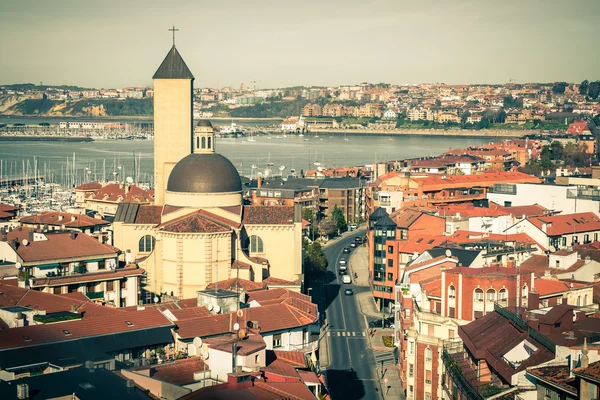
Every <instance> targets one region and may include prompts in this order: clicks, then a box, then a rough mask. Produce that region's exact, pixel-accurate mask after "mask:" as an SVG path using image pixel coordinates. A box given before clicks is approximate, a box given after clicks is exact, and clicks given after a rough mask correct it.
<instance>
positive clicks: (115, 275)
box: [31, 268, 146, 287]
mask: <svg viewBox="0 0 600 400" xmlns="http://www.w3.org/2000/svg"><path fill="white" fill-rule="evenodd" d="M145 273H146V270H144V269H143V268H119V269H116V270H105V271H98V272H86V273H83V274H75V275H69V276H54V277H44V278H32V281H31V287H46V286H62V285H68V284H71V283H85V282H99V281H107V280H111V279H121V278H124V277H127V276H142V275H144V274H145Z"/></svg>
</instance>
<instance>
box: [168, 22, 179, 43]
mask: <svg viewBox="0 0 600 400" xmlns="http://www.w3.org/2000/svg"><path fill="white" fill-rule="evenodd" d="M169 30H170V31H171V32H173V47H175V32H178V31H179V29H175V25H173V27H172V28H170V29H169Z"/></svg>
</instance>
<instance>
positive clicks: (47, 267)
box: [36, 263, 59, 269]
mask: <svg viewBox="0 0 600 400" xmlns="http://www.w3.org/2000/svg"><path fill="white" fill-rule="evenodd" d="M58 267H59V264H58V263H54V264H42V265H36V268H37V269H51V268H58Z"/></svg>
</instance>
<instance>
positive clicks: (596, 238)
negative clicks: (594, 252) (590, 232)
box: [594, 232, 598, 242]
mask: <svg viewBox="0 0 600 400" xmlns="http://www.w3.org/2000/svg"><path fill="white" fill-rule="evenodd" d="M597 241H598V232H595V233H594V242H597Z"/></svg>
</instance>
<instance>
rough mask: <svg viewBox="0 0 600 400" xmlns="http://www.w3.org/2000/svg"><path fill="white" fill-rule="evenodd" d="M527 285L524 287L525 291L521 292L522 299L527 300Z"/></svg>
mask: <svg viewBox="0 0 600 400" xmlns="http://www.w3.org/2000/svg"><path fill="white" fill-rule="evenodd" d="M527 293H528V291H527V285H525V286H523V290H522V291H521V297H522V298H524V299H526V298H527Z"/></svg>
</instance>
